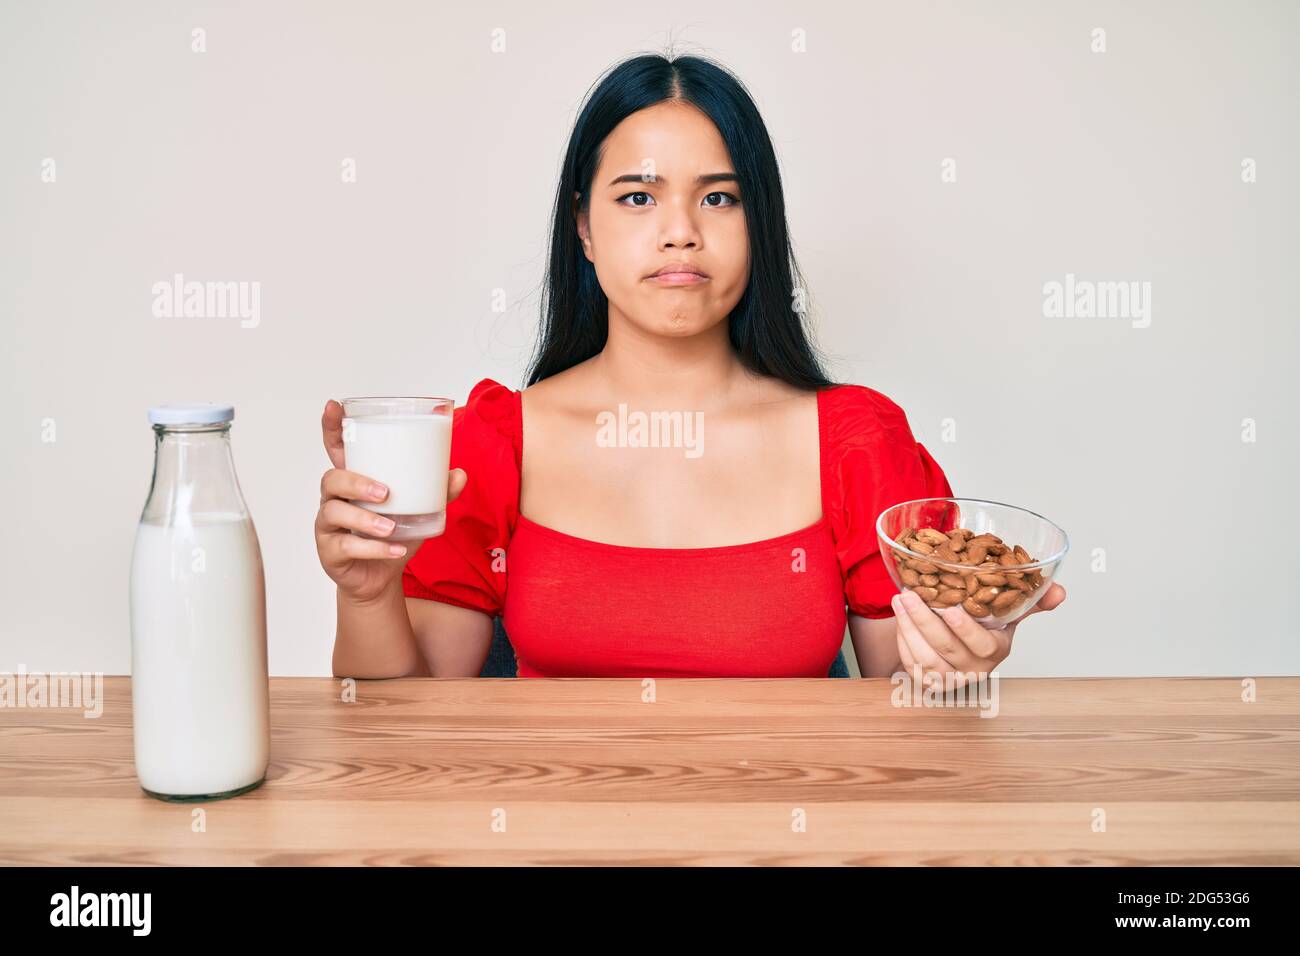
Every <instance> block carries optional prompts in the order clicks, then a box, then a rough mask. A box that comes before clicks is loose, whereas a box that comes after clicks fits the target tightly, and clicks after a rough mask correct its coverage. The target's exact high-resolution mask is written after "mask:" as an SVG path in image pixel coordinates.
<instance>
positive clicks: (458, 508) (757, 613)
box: [402, 379, 952, 677]
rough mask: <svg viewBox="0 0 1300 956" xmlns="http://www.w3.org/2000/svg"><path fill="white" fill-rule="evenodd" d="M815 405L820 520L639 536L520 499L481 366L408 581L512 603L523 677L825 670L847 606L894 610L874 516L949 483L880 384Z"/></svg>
mask: <svg viewBox="0 0 1300 956" xmlns="http://www.w3.org/2000/svg"><path fill="white" fill-rule="evenodd" d="M817 412H818V430H819V437H820V448H821V461H820V467H821V492H822V494H821V497H822V517H821V518H820V519H819V520H818V521H817V522H816V523H815V524H812V525H809V526H808V527H806V528H801V529H799V530H798V531H791V532H789V533H788V534H783V535H780V536H779V537H776V538H768V539H766V540H763V541H751V542H746V543H744V544H734V545H728V546H723V547H714V548H642V547H630V546H624V545H615V544H605V543H603V542H598V541H589V540H587V539H585V538H577V537H574V536H572V535H569V534H565V533H564V532H561V531H556V530H554V529H551V528H546V527H543V526H542V525H539V524H537V523H536V522H534V521H531V520H530V519H529V518H527V517H525V516H524V515H522V514H520V513H519V476H520V474H521V469H522V462H523V428H522V422H523V418H522V408H521V399H520V393H519V392H517V391H513V390H511V389H509V388H507V387H505V386H504V385H501V384H499V383H497V382H495V381H493V380H492V379H483V380H482V381H481V382H479V383H478V384H477V385H475V386H474V388H473V389H472V390H471V391H470V394H469V399H468V400H467V401H466V403H465V405H463V406H461V407H459V408H457V409H455V411H454V413H453V418H452V440H451V467H453V468H464V469H465V471H466V472H467V473H468V474H469V482H468V484H467V485H466V486H465V490H464V491H463V492H462V493H461V495H460V497H458V498H457V499H456V500H455V501H453V502H451V503H450V504H449V505H448V506H447V529H446V531H445V532H444V533H443V534H441V535H440V536H438V537H436V538H428V539H427V540H425V541H424V542H423V543H422V544H421V545H420V547H419V548H418V549H417V550H416V553H415V554H414V555H412V556H411V558H410V560H409V561H407V564H406V567H405V569H404V570H403V572H402V590H403V593H404V594H406V596H407V597H418V598H428V599H431V600H434V601H442V602H444V603H446V604H455V605H458V606H460V607H467V608H472V609H473V610H476V611H482V612H483V613H484V614H488V615H491V616H496V615H498V614H501V615H503V620H502V623H503V625H504V626H505V630H506V633H507V634H508V635H509V636H510V642H511V643H512V644H513V645H514V649H515V657H516V661H517V663H518V674H519V676H520V677H825V676H826V673H827V671H828V670H829V669H830V666H831V662H832V661H833V660H834V659H835V655H836V653H837V652H838V651H839V648H840V646H841V644H842V643H843V640H844V626H845V621H846V613H845V608H846V606H847V608H848V610H850V611H852V612H853V613H855V614H859V615H862V616H863V617H870V618H885V617H892V616H893V609H892V608H891V607H890V604H889V601H890V598H891V597H892V596H893V595H894V593H895V592H896V589H895V587H894V585H893V582H892V581H890V579H889V575H888V573H887V572H886V571H885V568H884V565H883V563H882V561H881V558H880V549H879V545H878V543H877V540H876V528H875V522H876V518H877V517H878V516H879V515H880V513H881V512H882V511H884V510H885V509H886V508H888V507H889V506H890V505H893V504H897V503H898V502H900V501H908V500H911V499H914V498H929V497H951V496H952V489H951V487H950V486H949V484H948V480H947V478H946V477H945V476H944V474H943V471H942V470H941V469H940V468H939V465H938V463H937V462H936V461H935V460H934V459H933V458H932V457H931V456H930V453H929V452H928V451H927V450H926V449H925V446H923V445H921V444H920V443H919V442H918V441H916V439H915V438H914V437H913V435H912V432H911V429H910V428H909V427H908V423H907V418H906V416H905V415H904V414H903V410H902V409H901V408H899V407H898V406H897V405H895V404H894V403H893V402H892V401H891V400H890V399H888V398H887V397H885V396H884V395H882V394H881V393H880V392H877V391H874V390H872V389H870V388H866V387H864V386H861V385H837V386H834V387H832V388H828V389H822V390H821V391H820V392H818V394H817ZM507 566H508V567H509V572H508V573H507V570H506V569H507ZM507 582H508V583H509V587H507Z"/></svg>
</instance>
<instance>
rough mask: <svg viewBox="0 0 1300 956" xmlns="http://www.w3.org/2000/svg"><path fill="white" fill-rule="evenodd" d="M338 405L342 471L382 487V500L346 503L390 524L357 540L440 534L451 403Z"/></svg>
mask: <svg viewBox="0 0 1300 956" xmlns="http://www.w3.org/2000/svg"><path fill="white" fill-rule="evenodd" d="M341 404H342V405H343V458H344V465H343V467H344V468H346V469H347V470H348V471H355V472H357V473H358V474H362V475H365V476H366V477H367V478H372V479H374V480H375V481H378V482H382V483H383V484H384V485H387V486H388V497H387V498H385V499H384V500H383V501H356V500H353V501H352V503H353V504H355V505H360V506H361V507H362V508H365V509H367V510H368V511H373V512H375V513H376V514H381V515H383V516H384V517H386V518H390V519H392V521H393V522H394V524H395V525H396V527H394V528H393V530H392V532H391V533H390V534H387V535H382V536H374V535H362V537H380V538H382V540H385V541H414V540H419V539H423V538H434V537H437V536H438V535H440V534H442V532H443V530H444V529H445V528H446V526H447V473H448V471H449V468H450V465H451V420H452V410H453V409H454V408H455V402H453V401H452V400H451V399H450V398H423V397H409V396H407V397H386V398H345V399H343V401H342V403H341ZM353 534H360V532H358V531H353ZM408 550H409V549H408Z"/></svg>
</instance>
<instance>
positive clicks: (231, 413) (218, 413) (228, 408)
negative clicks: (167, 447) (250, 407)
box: [149, 402, 235, 425]
mask: <svg viewBox="0 0 1300 956" xmlns="http://www.w3.org/2000/svg"><path fill="white" fill-rule="evenodd" d="M234 417H235V406H234V405H218V404H216V403H214V402H168V403H167V404H166V405H152V406H150V408H149V424H150V425H216V424H219V423H221V422H229V421H233V420H234Z"/></svg>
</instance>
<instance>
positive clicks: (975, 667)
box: [891, 581, 1065, 687]
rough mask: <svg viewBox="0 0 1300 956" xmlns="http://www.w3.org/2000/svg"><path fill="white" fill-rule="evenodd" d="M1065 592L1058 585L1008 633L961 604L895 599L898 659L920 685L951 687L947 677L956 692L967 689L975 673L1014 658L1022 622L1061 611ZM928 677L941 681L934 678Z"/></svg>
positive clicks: (900, 596) (978, 675)
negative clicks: (987, 624) (934, 604)
mask: <svg viewBox="0 0 1300 956" xmlns="http://www.w3.org/2000/svg"><path fill="white" fill-rule="evenodd" d="M1064 600H1065V588H1063V587H1061V585H1060V584H1058V583H1056V582H1055V581H1053V582H1052V584H1051V586H1050V587H1049V588H1048V589H1047V593H1045V594H1044V595H1043V598H1042V600H1041V601H1039V602H1038V604H1037V605H1035V607H1034V609H1033V610H1032V611H1030V612H1029V613H1028V614H1026V615H1025V616H1024V617H1022V618H1021V619H1020V621H1017V622H1016V623H1015V624H1008V625H1007V626H1006V627H1000V628H987V627H985V626H984V625H983V624H980V623H979V622H978V621H976V620H975V618H973V617H971V616H970V614H968V613H967V612H966V609H965V608H963V607H962V606H961V605H960V604H958V605H956V606H955V607H945V608H931V607H930V606H929V605H927V604H926V603H925V602H924V601H923V600H921V598H919V597H918V596H917V595H915V594H913V593H912V592H911V591H904V592H902V593H901V594H895V595H894V598H893V601H892V602H891V604H892V605H893V608H894V616H895V617H896V618H897V619H898V656H899V658H900V659H901V660H902V662H903V667H904V668H906V670H907V672H908V673H909V674H911V675H912V676H913V677H916V676H917V674H918V671H919V672H920V679H921V680H922V681H935V682H936V683H937V684H938V685H939V686H941V687H947V686H949V685H948V683H947V681H948V680H949V678H948V677H947V676H946V675H948V674H955V675H956V676H955V677H954V678H951V680H952V681H953V686H956V687H963V686H965V684H966V683H967V681H966V676H965V675H967V674H968V673H970V672H972V671H973V672H974V673H975V680H977V681H978V680H979V679H980V678H982V677H984V676H985V675H987V674H990V673H992V672H993V668H995V667H997V665H998V664H1000V663H1002V661H1004V660H1006V657H1007V655H1008V654H1010V653H1011V640H1012V638H1014V637H1015V634H1016V628H1017V627H1019V626H1020V623H1021V621H1024V620H1025V619H1026V618H1029V617H1032V616H1033V615H1035V614H1038V613H1039V612H1040V611H1051V610H1053V609H1055V608H1057V607H1060V605H1061V602H1062V601H1064ZM930 674H934V675H937V676H934V677H930V676H929V675H930Z"/></svg>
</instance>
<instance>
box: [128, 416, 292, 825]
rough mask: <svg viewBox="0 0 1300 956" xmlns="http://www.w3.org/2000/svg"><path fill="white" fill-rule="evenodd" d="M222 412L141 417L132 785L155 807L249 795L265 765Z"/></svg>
mask: <svg viewBox="0 0 1300 956" xmlns="http://www.w3.org/2000/svg"><path fill="white" fill-rule="evenodd" d="M233 418H234V409H233V407H231V406H229V405H210V404H203V403H199V404H191V405H164V406H157V407H154V408H151V409H150V410H149V421H150V422H151V423H152V424H153V428H154V474H153V484H152V486H151V487H150V490H149V496H148V500H147V501H146V503H145V507H144V512H143V514H142V515H141V517H140V523H139V526H138V528H137V530H136V537H135V548H134V551H133V553H132V557H131V575H130V577H131V581H130V587H131V600H130V606H131V696H132V719H133V725H134V740H135V764H136V774H137V776H138V778H139V781H140V786H141V787H142V788H143V789H144V790H145V792H146V793H149V794H150V795H152V796H155V797H159V798H161V799H164V800H178V801H190V800H211V799H218V798H221V797H229V796H235V795H237V794H240V793H243V792H245V791H247V790H251V789H252V788H254V787H256V786H257V785H258V784H259V783H261V782H262V780H263V779H264V778H265V775H266V768H267V765H268V762H269V759H270V743H271V740H270V700H269V693H268V691H269V688H268V674H267V651H266V587H265V580H264V575H263V566H262V554H261V549H260V548H259V546H258V540H257V532H256V530H255V529H254V527H253V520H252V517H251V516H250V515H249V513H248V509H247V507H246V506H245V504H244V499H243V494H242V492H241V491H240V488H239V482H238V479H237V478H236V476H235V466H234V460H233V458H232V456H231V447H230V423H231V421H232V419H233Z"/></svg>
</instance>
